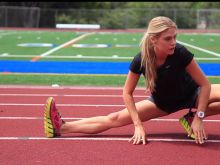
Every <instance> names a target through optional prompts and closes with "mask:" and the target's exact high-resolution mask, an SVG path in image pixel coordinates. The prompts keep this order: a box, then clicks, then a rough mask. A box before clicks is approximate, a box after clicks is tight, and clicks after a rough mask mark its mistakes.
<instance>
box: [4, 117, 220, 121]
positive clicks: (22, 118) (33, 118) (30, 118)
mask: <svg viewBox="0 0 220 165" xmlns="http://www.w3.org/2000/svg"><path fill="white" fill-rule="evenodd" d="M62 119H63V120H81V119H86V118H76V117H62ZM0 120H43V117H10V116H2V117H0ZM150 121H156V122H158V121H159V122H179V119H151V120H150ZM203 121H204V122H212V123H219V122H220V120H214V119H213V120H208V119H204V120H203Z"/></svg>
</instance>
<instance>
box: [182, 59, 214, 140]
mask: <svg viewBox="0 0 220 165" xmlns="http://www.w3.org/2000/svg"><path fill="white" fill-rule="evenodd" d="M186 70H187V72H188V73H189V74H190V75H191V77H192V78H193V79H194V80H195V82H196V83H197V84H198V85H199V86H200V89H201V90H200V93H199V96H198V107H197V112H198V111H202V112H205V111H206V109H207V106H208V101H209V96H210V91H211V84H210V83H209V81H208V79H207V78H206V76H205V74H204V73H203V72H202V70H201V69H200V67H199V66H198V64H197V63H196V62H195V60H192V61H191V62H190V64H189V65H188V66H187V67H186ZM192 129H193V132H194V134H195V135H196V137H197V139H196V142H197V143H198V142H199V143H203V142H204V141H203V138H206V134H205V131H204V128H203V124H202V120H201V119H200V118H198V116H197V115H195V117H194V120H193V123H192Z"/></svg>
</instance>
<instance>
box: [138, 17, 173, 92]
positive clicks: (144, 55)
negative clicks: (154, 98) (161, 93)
mask: <svg viewBox="0 0 220 165" xmlns="http://www.w3.org/2000/svg"><path fill="white" fill-rule="evenodd" d="M169 28H177V26H176V24H175V23H174V22H173V21H172V20H171V19H170V18H168V17H163V16H158V17H155V18H153V19H152V20H151V21H150V22H149V24H148V28H147V32H146V33H145V34H144V36H143V38H142V40H141V43H140V47H141V59H142V60H141V66H145V80H146V85H147V88H149V89H150V91H151V92H153V91H155V86H156V85H155V81H156V79H157V72H156V54H155V52H154V47H153V44H152V43H151V42H150V39H149V38H150V36H156V37H159V35H160V34H161V33H162V32H163V31H165V30H167V29H169Z"/></svg>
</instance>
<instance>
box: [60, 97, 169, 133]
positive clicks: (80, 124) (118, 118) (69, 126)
mask: <svg viewBox="0 0 220 165" xmlns="http://www.w3.org/2000/svg"><path fill="white" fill-rule="evenodd" d="M136 107H137V111H138V114H139V116H140V119H141V120H142V121H147V120H150V119H153V118H157V117H161V116H165V115H168V114H167V113H166V112H164V111H161V110H160V109H158V108H157V107H156V105H155V104H154V103H152V102H151V101H149V100H143V101H140V102H138V103H136ZM128 124H132V120H131V117H130V115H129V112H128V110H127V109H126V108H125V109H123V110H121V111H118V112H114V113H110V114H109V115H107V116H98V117H92V118H86V119H82V120H78V121H72V122H66V123H65V124H63V125H62V126H61V134H65V133H86V134H95V133H100V132H103V131H106V130H108V129H110V128H116V127H122V126H125V125H128Z"/></svg>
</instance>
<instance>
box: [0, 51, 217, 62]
mask: <svg viewBox="0 0 220 165" xmlns="http://www.w3.org/2000/svg"><path fill="white" fill-rule="evenodd" d="M200 49H202V48H200ZM204 50H205V49H204ZM1 57H3V58H5V57H9V58H10V57H18V58H24V57H27V58H33V57H36V55H0V58H1ZM42 57H43V58H58V59H59V58H63V59H111V60H120V59H124V60H131V59H133V57H120V56H118V57H111V56H109V57H107V56H77V55H76V56H72V55H70V56H58V55H57V56H42ZM195 59H196V60H211V61H212V60H220V56H218V57H217V58H209V57H195Z"/></svg>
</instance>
